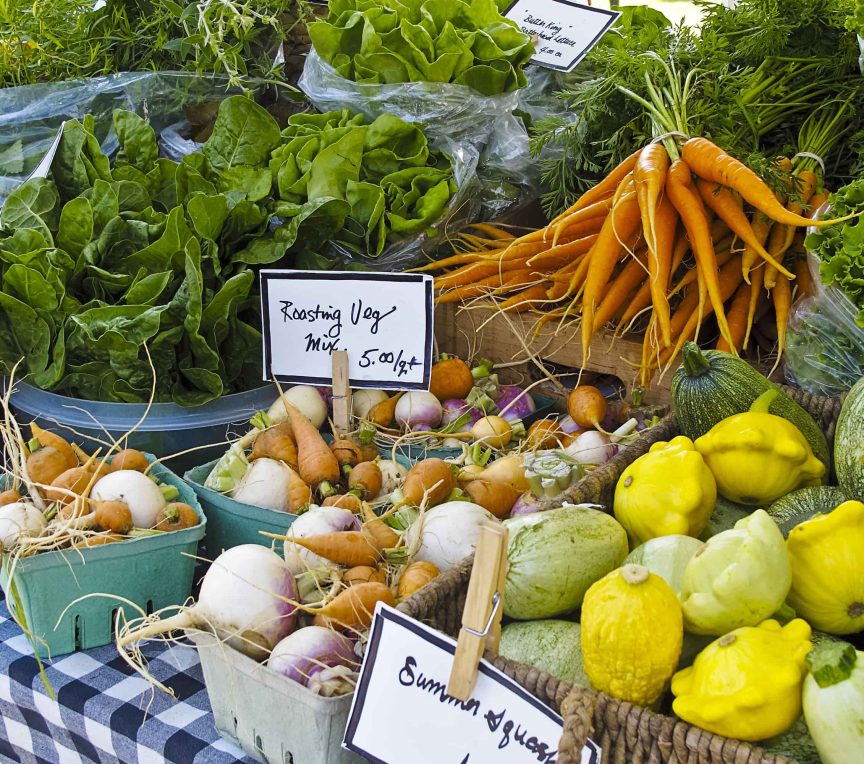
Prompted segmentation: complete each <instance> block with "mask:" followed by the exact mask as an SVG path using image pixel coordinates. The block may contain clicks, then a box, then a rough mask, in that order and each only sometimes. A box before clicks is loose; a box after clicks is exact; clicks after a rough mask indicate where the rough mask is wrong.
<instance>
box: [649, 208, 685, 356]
mask: <svg viewBox="0 0 864 764" xmlns="http://www.w3.org/2000/svg"><path fill="white" fill-rule="evenodd" d="M677 230H678V212H677V211H676V210H675V206H674V205H673V204H672V202H671V201H669V198H668V197H667V196H664V197H663V198H662V199H661V200H660V204H659V206H658V207H657V212H656V215H655V218H654V250H653V252H652V251H651V250H650V249H649V251H648V280H649V283H650V288H651V302H652V303H653V304H654V315H655V316H656V317H657V323H658V325H659V326H660V335H661V337H662V340H663V345H664V347H668V346H669V345H670V344H671V343H672V333H671V331H672V330H671V328H670V326H669V298H668V296H667V291H668V289H669V279H670V278H671V276H672V259H673V252H674V249H675V234H676V231H677Z"/></svg>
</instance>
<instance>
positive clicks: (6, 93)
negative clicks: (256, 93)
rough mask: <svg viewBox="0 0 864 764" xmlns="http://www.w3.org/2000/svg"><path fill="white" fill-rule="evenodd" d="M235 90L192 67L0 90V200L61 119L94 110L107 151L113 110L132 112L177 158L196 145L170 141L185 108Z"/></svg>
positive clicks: (113, 143) (110, 145)
mask: <svg viewBox="0 0 864 764" xmlns="http://www.w3.org/2000/svg"><path fill="white" fill-rule="evenodd" d="M239 92H240V91H239V89H232V88H229V86H228V78H227V77H222V76H216V75H213V76H206V77H205V76H201V75H198V74H194V73H191V72H125V73H123V74H114V75H110V76H107V77H94V78H92V79H83V80H66V81H63V82H46V83H41V84H39V85H24V86H21V87H16V88H5V89H0V204H2V202H3V200H4V199H5V198H6V197H7V196H8V195H9V194H10V193H11V192H12V191H13V190H14V189H15V188H16V187H17V186H18V185H20V184H21V183H23V182H24V181H25V180H26V179H27V177H28V176H29V174H30V173H31V172H32V171H33V169H34V168H35V167H36V166H37V165H38V164H39V161H40V160H41V159H42V157H43V156H44V155H45V153H46V152H47V151H48V149H49V148H50V147H51V144H52V143H53V142H54V138H55V136H56V134H57V130H58V129H59V128H60V125H61V124H62V123H63V122H64V121H65V120H69V119H81V118H83V117H84V116H85V115H87V114H92V115H93V117H94V118H95V120H96V135H97V137H98V138H99V139H100V141H101V142H102V149H103V151H104V152H105V153H106V154H108V155H109V156H110V155H111V154H113V152H114V151H115V150H116V147H117V141H116V138H115V137H114V134H113V132H112V126H111V124H112V123H111V114H112V112H113V111H114V109H128V110H130V111H134V112H136V113H138V114H139V115H141V116H142V117H144V118H146V119H147V120H148V121H149V122H150V124H151V125H152V126H153V128H154V129H155V130H156V133H157V135H161V134H162V133H163V131H166V134H168V135H169V136H170V139H171V140H173V141H174V143H173V144H171V145H170V147H169V149H170V150H168V149H166V142H165V137H166V136H165V135H162V138H163V141H162V143H163V149H165V150H166V151H167V153H166V155H168V156H171V157H172V158H174V159H177V158H178V156H177V153H176V152H177V151H178V149H180V148H183V149H184V150H185V153H189V152H190V151H192V150H194V148H193V147H194V146H195V143H194V141H187V142H186V145H185V147H184V146H183V145H182V144H178V143H177V141H176V140H174V139H175V138H180V137H182V136H180V134H179V133H176V127H177V124H176V123H178V121H181V120H183V119H185V118H186V115H187V111H188V110H189V109H190V108H194V107H196V106H200V105H203V104H208V103H217V102H219V101H222V100H224V99H225V98H227V97H228V96H229V95H232V94H234V93H239ZM172 126H173V128H174V132H173V133H172V132H171V129H172ZM169 143H170V141H169ZM181 156H182V154H181Z"/></svg>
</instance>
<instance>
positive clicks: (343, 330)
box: [260, 270, 433, 390]
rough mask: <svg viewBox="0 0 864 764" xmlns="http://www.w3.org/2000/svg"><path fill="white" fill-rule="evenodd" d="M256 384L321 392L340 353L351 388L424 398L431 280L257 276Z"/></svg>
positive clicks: (327, 274)
mask: <svg viewBox="0 0 864 764" xmlns="http://www.w3.org/2000/svg"><path fill="white" fill-rule="evenodd" d="M260 275H261V317H262V322H263V329H264V379H265V380H268V381H269V380H272V379H274V378H275V379H277V380H279V381H280V382H287V383H295V384H307V385H326V384H330V381H331V379H332V368H333V367H332V359H331V355H332V353H333V351H334V350H347V351H348V376H349V379H350V382H351V385H352V387H366V388H378V389H385V390H428V389H429V375H430V370H431V368H432V328H433V326H432V316H433V313H432V277H431V276H425V275H421V274H415V273H356V272H344V271H287V270H262V271H261V273H260Z"/></svg>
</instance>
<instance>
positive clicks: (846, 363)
mask: <svg viewBox="0 0 864 764" xmlns="http://www.w3.org/2000/svg"><path fill="white" fill-rule="evenodd" d="M808 265H809V267H810V272H811V274H812V276H813V285H814V290H815V293H814V294H813V295H812V296H810V297H805V298H804V299H803V300H799V301H798V302H797V303H796V304H795V306H794V308H793V310H792V315H791V316H790V318H789V325H788V327H787V332H786V335H787V337H786V379H787V380H788V381H789V382H791V383H793V384H795V385H797V386H798V387H800V388H802V389H804V390H806V391H807V392H808V393H814V394H817V395H828V396H837V395H840V393H843V392H845V391H846V390H848V389H849V388H851V387H852V385H854V384H855V383H856V382H857V381H858V380H859V379H861V377H862V376H864V329H862V328H861V327H860V326H858V324H857V323H856V321H855V318H856V316H857V315H858V309H857V308H856V307H855V305H853V304H852V302H851V300H849V298H848V297H846V295H845V294H843V292H842V291H841V290H840V289H838V288H837V287H835V286H825V285H824V284H822V281H821V279H820V277H819V259H818V258H817V257H816V256H815V255H813V254H812V253H811V254H810V255H809V256H808Z"/></svg>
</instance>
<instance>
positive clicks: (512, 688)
mask: <svg viewBox="0 0 864 764" xmlns="http://www.w3.org/2000/svg"><path fill="white" fill-rule="evenodd" d="M455 650H456V643H455V642H454V641H453V640H452V639H450V638H449V637H446V636H444V635H443V634H440V633H438V632H437V631H434V630H432V629H430V628H429V627H428V626H424V625H423V624H421V623H419V622H418V621H415V620H413V619H411V618H408V617H407V616H405V615H403V614H402V613H400V612H398V611H397V610H394V609H393V608H390V607H387V606H384V605H381V604H380V603H379V605H378V608H377V609H376V612H375V621H374V622H373V624H372V630H371V632H370V635H369V642H368V645H367V649H366V655H365V656H364V658H363V666H362V668H361V672H360V680H359V682H358V683H357V690H356V692H355V693H354V701H353V703H352V706H351V713H350V715H349V717H348V727H347V729H346V731H345V740H344V742H343V746H344V747H345V748H347V749H348V750H350V751H354V753H357V754H360V755H361V756H363V757H364V758H366V759H368V760H369V761H373V762H376V764H405V763H406V762H411V764H493V763H494V764H499V763H500V764H531V763H532V762H533V763H535V764H536V762H545V763H546V764H552V763H553V762H556V761H557V760H558V742H559V741H560V739H561V731H562V720H561V717H560V716H559V715H558V714H556V713H555V712H553V711H552V710H551V709H549V708H547V707H546V706H544V705H543V704H542V703H541V702H540V701H539V700H537V698H535V697H534V696H533V695H531V694H530V693H529V692H528V691H527V690H525V689H524V688H523V687H521V686H520V685H518V684H517V683H516V682H514V681H513V680H511V679H510V678H509V677H508V676H506V675H505V674H503V673H502V672H500V671H499V670H498V669H496V668H495V667H494V666H492V665H491V664H490V663H487V662H486V661H481V662H480V669H479V672H478V675H477V684H476V686H475V688H474V691H473V692H472V694H471V697H470V698H469V700H467V701H465V702H464V703H463V702H462V701H460V700H456V699H455V698H452V697H450V696H449V695H447V691H446V688H447V681H448V679H449V677H450V669H451V668H452V666H453V655H454V653H455ZM385 709H386V710H387V711H386V712H385ZM394 713H395V715H394ZM599 762H600V749H599V748H598V747H597V746H596V745H595V744H594V743H593V742H592V741H589V742H588V745H587V746H586V747H585V748H584V749H583V751H582V764H599Z"/></svg>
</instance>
